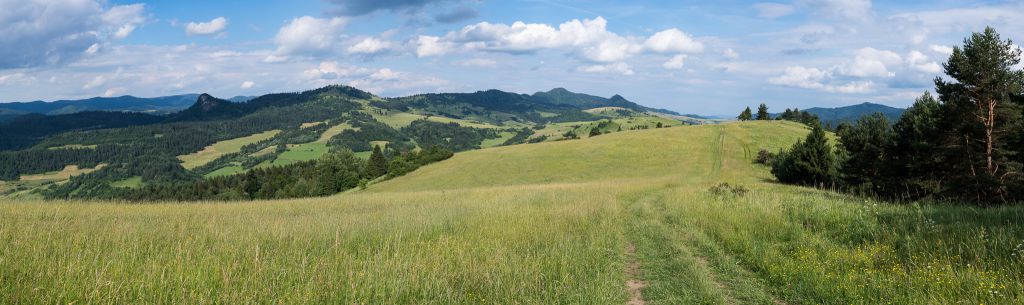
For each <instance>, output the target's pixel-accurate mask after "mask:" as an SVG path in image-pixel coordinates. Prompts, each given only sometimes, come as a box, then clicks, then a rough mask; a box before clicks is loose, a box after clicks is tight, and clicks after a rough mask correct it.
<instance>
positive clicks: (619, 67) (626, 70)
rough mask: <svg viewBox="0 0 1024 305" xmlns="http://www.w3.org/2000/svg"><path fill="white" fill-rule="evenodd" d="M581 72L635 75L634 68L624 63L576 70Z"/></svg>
mask: <svg viewBox="0 0 1024 305" xmlns="http://www.w3.org/2000/svg"><path fill="white" fill-rule="evenodd" d="M576 70H577V71H580V72H586V73H621V74H622V75H626V76H629V75H634V74H636V73H635V72H633V68H632V67H630V66H629V64H626V63H623V62H617V63H610V64H604V65H588V66H582V67H579V68H577V69H576Z"/></svg>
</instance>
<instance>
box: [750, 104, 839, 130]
mask: <svg viewBox="0 0 1024 305" xmlns="http://www.w3.org/2000/svg"><path fill="white" fill-rule="evenodd" d="M736 119H737V120H740V121H752V120H758V121H767V120H771V119H772V115H771V113H768V105H765V104H761V105H759V106H758V107H757V116H756V117H755V116H754V114H753V113H752V112H751V111H750V107H747V108H746V109H743V111H742V112H740V115H738V116H736ZM775 119H776V120H785V121H793V122H797V123H803V124H805V125H807V126H812V125H814V124H817V123H819V122H820V120H819V119H818V116H816V115H813V114H811V113H809V112H807V111H800V109H799V108H794V109H789V108H786V111H784V112H782V113H780V114H779V115H778V116H776V117H775Z"/></svg>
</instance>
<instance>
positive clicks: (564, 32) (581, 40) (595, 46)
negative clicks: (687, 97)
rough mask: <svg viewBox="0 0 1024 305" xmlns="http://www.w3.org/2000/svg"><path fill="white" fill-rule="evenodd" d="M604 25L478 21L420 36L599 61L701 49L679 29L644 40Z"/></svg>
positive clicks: (499, 49) (433, 40)
mask: <svg viewBox="0 0 1024 305" xmlns="http://www.w3.org/2000/svg"><path fill="white" fill-rule="evenodd" d="M607 26H608V21H607V20H605V19H604V18H602V17H597V18H594V19H583V20H579V19H573V20H570V21H567V22H564V23H562V24H560V25H558V27H557V28H556V27H554V26H551V25H548V24H543V23H525V22H521V21H517V22H514V23H512V24H511V25H508V24H500V23H498V24H495V23H488V22H480V23H477V24H473V25H469V26H466V27H463V28H462V29H461V30H459V31H454V32H450V33H448V34H447V35H445V36H444V37H436V38H434V37H431V38H430V40H427V41H424V38H423V36H421V37H420V42H421V43H420V45H421V46H422V45H424V44H423V42H427V43H434V44H436V43H438V42H440V41H445V42H448V43H450V44H452V45H455V44H458V45H461V46H463V47H464V48H465V49H469V50H479V51H487V52H504V53H512V54H524V53H534V52H537V51H540V50H562V51H565V52H566V53H568V54H570V55H572V56H575V57H577V58H580V59H583V60H586V61H591V62H599V63H614V62H620V61H622V60H624V59H626V58H629V57H630V56H633V55H635V54H637V53H643V52H651V53H661V54H678V53H697V52H701V51H703V48H704V46H703V44H701V43H700V42H698V41H696V40H694V38H693V37H692V36H690V35H689V34H687V33H685V32H683V31H681V30H679V29H668V30H664V31H661V32H658V33H655V34H654V35H652V36H651V37H649V38H647V39H646V40H644V39H642V38H640V37H626V36H621V35H618V34H616V33H614V32H611V31H608V27H607ZM448 49H451V48H448Z"/></svg>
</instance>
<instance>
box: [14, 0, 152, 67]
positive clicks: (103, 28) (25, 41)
mask: <svg viewBox="0 0 1024 305" xmlns="http://www.w3.org/2000/svg"><path fill="white" fill-rule="evenodd" d="M105 3H106V2H105V1H98V0H71V1H60V0H34V1H12V0H3V1H0V8H2V9H0V69H8V68H29V67H37V66H45V65H56V64H61V63H67V62H70V61H73V60H75V59H77V58H79V57H80V56H81V55H83V54H87V52H86V51H88V50H89V49H90V48H92V47H93V46H94V45H103V44H106V43H108V42H111V41H114V40H117V39H122V38H125V37H127V36H128V35H129V34H131V33H132V32H133V31H134V30H135V29H136V28H137V27H138V26H139V25H140V24H141V23H142V22H143V21H144V18H143V16H142V11H143V10H144V8H145V6H144V5H143V4H132V5H119V6H112V7H109V8H104V6H105V5H104V4H105ZM94 50H99V47H97V48H96V49H94Z"/></svg>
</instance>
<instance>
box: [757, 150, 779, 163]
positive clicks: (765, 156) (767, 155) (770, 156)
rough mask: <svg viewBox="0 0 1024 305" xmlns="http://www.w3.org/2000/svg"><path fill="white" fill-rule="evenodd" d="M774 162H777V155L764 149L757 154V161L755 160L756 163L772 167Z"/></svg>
mask: <svg viewBox="0 0 1024 305" xmlns="http://www.w3.org/2000/svg"><path fill="white" fill-rule="evenodd" d="M772 160H775V154H774V153H772V152H770V151H768V150H767V149H763V148H762V149H761V151H759V152H757V159H754V163H757V164H762V165H771V164H772Z"/></svg>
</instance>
